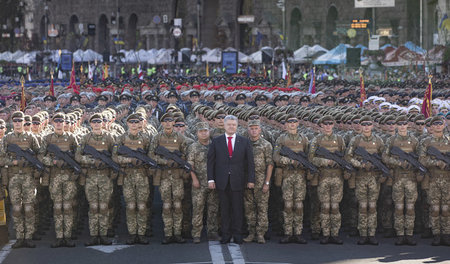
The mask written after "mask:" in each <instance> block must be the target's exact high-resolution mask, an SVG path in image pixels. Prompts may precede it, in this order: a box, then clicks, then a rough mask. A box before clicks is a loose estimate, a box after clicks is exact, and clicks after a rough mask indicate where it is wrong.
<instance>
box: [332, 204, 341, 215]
mask: <svg viewBox="0 0 450 264" xmlns="http://www.w3.org/2000/svg"><path fill="white" fill-rule="evenodd" d="M331 214H339V204H338V203H331Z"/></svg>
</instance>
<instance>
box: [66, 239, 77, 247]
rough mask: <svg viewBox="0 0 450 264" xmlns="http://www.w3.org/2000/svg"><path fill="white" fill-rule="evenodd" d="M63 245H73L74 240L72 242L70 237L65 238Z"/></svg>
mask: <svg viewBox="0 0 450 264" xmlns="http://www.w3.org/2000/svg"><path fill="white" fill-rule="evenodd" d="M64 246H65V247H75V242H73V241H72V239H70V238H65V239H64Z"/></svg>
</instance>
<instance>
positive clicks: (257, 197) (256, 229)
mask: <svg viewBox="0 0 450 264" xmlns="http://www.w3.org/2000/svg"><path fill="white" fill-rule="evenodd" d="M248 135H249V138H250V141H251V142H252V146H253V156H254V160H255V188H254V189H246V190H245V192H244V208H245V215H246V218H247V224H248V229H249V235H248V236H247V237H246V238H244V242H253V241H254V240H255V238H256V241H257V242H258V243H259V244H264V243H266V241H265V239H264V234H265V233H266V232H267V229H268V228H269V218H268V207H269V187H270V178H271V176H272V170H273V159H272V145H271V144H270V143H269V142H268V141H267V140H265V139H264V138H262V137H261V124H260V121H259V120H251V121H249V122H248Z"/></svg>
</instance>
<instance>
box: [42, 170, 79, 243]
mask: <svg viewBox="0 0 450 264" xmlns="http://www.w3.org/2000/svg"><path fill="white" fill-rule="evenodd" d="M70 174H71V173H70V172H66V173H61V174H55V175H53V176H52V177H51V179H50V185H49V190H50V196H51V198H52V200H53V219H54V221H55V233H56V238H70V237H71V236H72V227H73V220H74V212H73V207H72V205H73V200H74V199H75V195H76V193H77V186H76V184H75V182H74V181H71V180H70Z"/></svg>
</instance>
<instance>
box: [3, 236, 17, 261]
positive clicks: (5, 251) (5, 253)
mask: <svg viewBox="0 0 450 264" xmlns="http://www.w3.org/2000/svg"><path fill="white" fill-rule="evenodd" d="M14 243H16V240H10V241H9V242H8V244H6V245H5V246H4V247H3V248H2V249H1V250H0V263H3V261H4V260H5V259H6V257H7V256H8V255H9V253H10V252H11V249H12V248H11V246H12V245H13V244H14Z"/></svg>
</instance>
